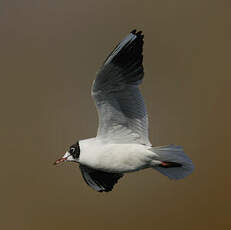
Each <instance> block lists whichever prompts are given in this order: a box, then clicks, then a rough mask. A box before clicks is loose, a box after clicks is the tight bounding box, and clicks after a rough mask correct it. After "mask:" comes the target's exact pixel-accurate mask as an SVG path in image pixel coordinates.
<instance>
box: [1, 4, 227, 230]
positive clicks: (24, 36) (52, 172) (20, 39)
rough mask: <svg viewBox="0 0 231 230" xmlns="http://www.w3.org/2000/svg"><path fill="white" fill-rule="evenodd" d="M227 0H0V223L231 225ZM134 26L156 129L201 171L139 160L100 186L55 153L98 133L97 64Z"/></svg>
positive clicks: (157, 137)
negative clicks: (107, 188)
mask: <svg viewBox="0 0 231 230" xmlns="http://www.w3.org/2000/svg"><path fill="white" fill-rule="evenodd" d="M230 9H231V3H230V1H228V0H226V1H225V0H219V1H218V0H216V1H213V0H194V1H191V0H190V1H189V0H155V1H154V0H145V1H134V0H129V1H128V0H126V1H124V0H113V1H112V0H107V1H106V0H104V1H102V0H100V1H95V0H94V1H93V0H92V1H90V0H85V1H76V0H70V1H64V0H62V1H61V0H57V1H49V0H21V1H17V0H10V1H8V0H2V1H1V7H0V59H1V60H0V76H1V90H0V93H1V95H0V98H1V131H0V135H1V136H0V137H1V138H0V140H1V174H0V177H1V190H0V191H1V194H0V197H1V202H0V209H1V213H0V216H1V221H0V225H2V226H1V229H7V230H8V229H19V230H21V229H22V230H28V229H29V230H31V229H33V230H40V229H44V230H47V229H55V230H59V229H68V230H72V229H95V230H97V229H110V230H114V229H172V230H173V229H180V230H181V229H182V230H183V229H189V230H190V229H203V230H204V229H229V227H231V219H230V218H231V216H230V205H231V202H230V201H231V198H230V194H231V189H230V188H231V184H230V183H231V182H230V160H231V151H230V143H231V134H230V130H231V127H230V117H231V108H230V99H231V94H230V87H231V84H230V83H231V82H230V74H231V69H230V68H231V67H230V53H231V46H230V39H231V33H230V24H231V10H230ZM134 28H137V29H141V30H143V32H144V34H145V45H144V67H145V80H144V83H143V85H142V89H143V90H142V92H143V95H144V97H145V100H146V104H147V107H148V111H149V117H150V139H151V140H152V143H153V145H163V144H170V143H175V144H180V145H183V146H184V148H185V151H186V152H187V153H188V155H189V156H190V157H191V158H192V159H193V161H194V163H195V172H194V173H193V174H192V175H191V176H189V177H188V178H186V179H184V180H182V181H178V182H174V181H169V180H168V178H166V177H164V176H162V175H160V174H159V173H157V172H155V171H154V170H144V171H141V172H137V173H133V174H130V175H127V176H125V177H124V178H123V179H122V180H121V181H120V183H119V184H118V185H117V186H116V187H115V189H114V191H113V192H111V193H108V194H100V193H97V192H95V191H93V190H91V189H90V188H89V187H88V186H87V185H86V184H85V183H84V182H83V180H82V178H81V175H80V172H79V170H78V168H77V167H76V165H75V164H71V163H69V164H65V165H63V166H61V167H54V166H53V165H52V163H53V161H54V160H56V159H57V157H59V156H60V155H61V153H63V152H64V151H65V150H66V149H67V148H68V147H69V146H70V145H71V144H72V143H74V142H75V141H76V140H78V139H84V138H87V137H92V136H94V135H95V133H96V128H97V116H96V111H95V108H94V105H93V102H92V99H91V97H90V87H91V83H92V81H93V79H94V77H95V72H96V71H97V69H98V67H99V66H100V65H101V63H102V62H103V60H104V58H105V57H106V56H107V55H108V53H109V52H110V51H111V49H112V47H114V46H115V44H116V43H117V42H118V41H119V40H120V39H122V38H123V37H124V36H125V35H126V34H127V33H128V32H129V31H130V30H132V29H134Z"/></svg>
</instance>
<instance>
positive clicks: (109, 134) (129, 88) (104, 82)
mask: <svg viewBox="0 0 231 230" xmlns="http://www.w3.org/2000/svg"><path fill="white" fill-rule="evenodd" d="M142 50H143V35H142V34H141V32H136V31H135V30H134V31H132V32H131V33H130V34H129V35H128V36H127V37H126V38H125V39H124V40H122V41H121V42H120V43H119V45H117V47H116V48H115V49H114V50H113V51H112V53H111V54H110V55H109V56H108V58H107V59H106V60H105V62H104V64H103V66H102V67H101V68H100V70H99V72H98V74H97V76H96V80H95V81H94V83H93V87H92V96H93V98H94V100H95V104H96V107H97V110H98V116H99V127H98V132H97V138H101V139H103V140H104V141H106V142H113V143H116V142H119V143H140V144H146V145H150V142H149V139H148V117H147V112H146V108H145V104H144V100H143V97H142V95H141V93H140V91H139V88H138V86H139V84H140V83H141V81H142V79H143V75H144V72H143V65H142V60H143V55H142Z"/></svg>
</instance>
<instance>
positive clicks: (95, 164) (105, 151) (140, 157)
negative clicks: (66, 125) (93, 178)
mask: <svg viewBox="0 0 231 230" xmlns="http://www.w3.org/2000/svg"><path fill="white" fill-rule="evenodd" d="M80 147H81V146H80ZM147 148H148V146H144V145H139V144H107V145H99V144H98V145H94V144H92V145H89V146H85V147H84V146H83V149H82V151H81V152H80V159H79V162H80V163H81V164H84V165H87V166H89V167H92V168H95V169H98V170H102V171H106V172H120V173H125V172H132V171H137V170H140V169H143V168H147V167H148V165H149V162H150V151H147Z"/></svg>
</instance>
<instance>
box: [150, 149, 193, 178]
mask: <svg viewBox="0 0 231 230" xmlns="http://www.w3.org/2000/svg"><path fill="white" fill-rule="evenodd" d="M150 150H151V151H152V152H154V153H155V156H156V157H155V160H158V161H161V162H175V163H179V164H181V165H182V166H180V167H172V168H164V167H159V166H158V165H153V166H152V167H153V168H154V169H156V170H157V171H159V172H160V173H162V174H163V175H165V176H167V177H168V178H169V179H175V180H178V179H182V178H184V177H186V176H188V175H189V174H191V173H192V171H193V169H194V166H193V163H192V161H191V159H190V158H189V157H188V156H187V155H186V154H185V153H184V150H183V148H182V147H181V146H176V145H166V146H161V147H153V148H152V149H150Z"/></svg>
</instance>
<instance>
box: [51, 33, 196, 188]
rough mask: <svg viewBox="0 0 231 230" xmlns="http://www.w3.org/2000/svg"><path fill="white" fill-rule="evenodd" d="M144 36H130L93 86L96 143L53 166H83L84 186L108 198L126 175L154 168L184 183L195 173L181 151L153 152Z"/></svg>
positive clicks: (80, 144)
mask: <svg viewBox="0 0 231 230" xmlns="http://www.w3.org/2000/svg"><path fill="white" fill-rule="evenodd" d="M143 38H144V35H143V34H142V32H141V31H139V32H136V30H133V31H131V32H130V33H129V34H128V35H127V36H126V37H125V38H124V39H123V40H122V41H121V42H120V43H119V44H118V45H117V46H116V47H115V49H114V50H113V51H112V52H111V53H110V55H109V56H108V57H107V59H106V60H105V62H104V63H103V65H102V66H101V68H100V69H99V71H98V73H97V75H96V79H95V81H94V82H93V84H92V90H91V95H92V97H93V99H94V102H95V105H96V108H97V112H98V130H97V135H96V137H93V138H88V139H84V140H79V141H77V142H76V143H75V144H73V145H72V146H70V148H69V150H68V151H67V152H66V153H65V154H64V156H63V157H62V158H60V159H59V160H57V161H56V162H55V163H54V164H55V165H57V164H59V163H61V162H66V161H71V162H76V163H78V164H79V168H80V171H81V173H82V176H83V179H84V180H85V182H86V183H87V184H88V185H89V186H90V187H91V188H93V189H94V190H96V191H98V192H109V191H111V190H112V189H113V187H114V185H115V184H116V183H117V182H118V180H119V179H120V178H121V177H122V176H123V175H124V174H125V173H130V172H135V171H138V170H142V169H146V168H152V169H155V170H157V171H158V172H160V173H161V174H163V175H165V176H167V177H168V178H169V179H175V180H178V179H182V178H184V177H185V176H188V175H189V174H190V173H191V172H192V171H193V169H194V166H193V163H192V161H191V159H190V158H189V157H188V156H187V155H186V154H185V153H184V150H183V148H182V147H181V146H176V145H166V146H160V147H154V146H152V144H151V143H150V141H149V135H148V115H147V111H146V107H145V104H144V100H143V97H142V95H141V93H140V90H139V85H140V84H141V82H142V79H143V76H144V69H143V64H142V61H143V54H142V52H143Z"/></svg>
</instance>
